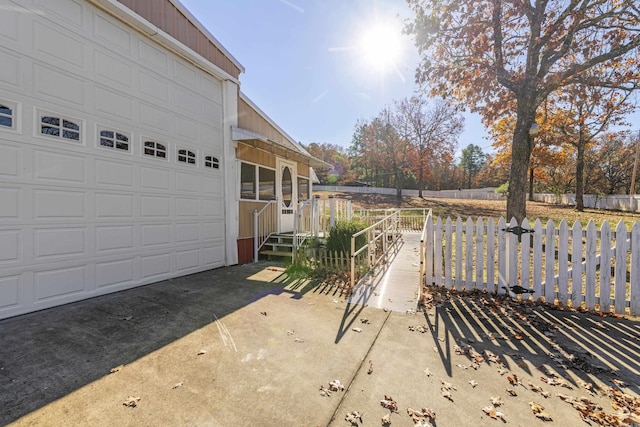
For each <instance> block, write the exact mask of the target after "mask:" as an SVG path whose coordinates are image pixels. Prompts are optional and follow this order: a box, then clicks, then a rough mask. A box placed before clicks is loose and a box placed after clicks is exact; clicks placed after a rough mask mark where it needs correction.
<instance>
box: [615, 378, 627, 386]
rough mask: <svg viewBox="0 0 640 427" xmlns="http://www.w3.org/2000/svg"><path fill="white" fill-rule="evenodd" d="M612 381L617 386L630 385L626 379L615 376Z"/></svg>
mask: <svg viewBox="0 0 640 427" xmlns="http://www.w3.org/2000/svg"><path fill="white" fill-rule="evenodd" d="M611 382H612V383H614V384H615V385H616V386H618V387H621V388H622V387H629V384H627V383H625V382H624V381H620V380H618V379H615V378H613V379H612V380H611Z"/></svg>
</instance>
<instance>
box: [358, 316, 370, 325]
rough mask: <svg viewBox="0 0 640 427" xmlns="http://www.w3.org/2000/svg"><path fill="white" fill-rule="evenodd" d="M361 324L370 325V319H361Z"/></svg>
mask: <svg viewBox="0 0 640 427" xmlns="http://www.w3.org/2000/svg"><path fill="white" fill-rule="evenodd" d="M360 323H365V324H367V323H369V319H367V318H366V317H363V318H362V319H360Z"/></svg>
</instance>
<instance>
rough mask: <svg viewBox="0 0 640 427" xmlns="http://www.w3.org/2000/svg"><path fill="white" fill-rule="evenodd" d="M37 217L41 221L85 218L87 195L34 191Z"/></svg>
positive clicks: (76, 192)
mask: <svg viewBox="0 0 640 427" xmlns="http://www.w3.org/2000/svg"><path fill="white" fill-rule="evenodd" d="M34 198H35V217H36V218H39V219H54V218H84V217H85V213H86V209H85V199H86V193H85V192H80V191H55V190H42V189H36V190H34Z"/></svg>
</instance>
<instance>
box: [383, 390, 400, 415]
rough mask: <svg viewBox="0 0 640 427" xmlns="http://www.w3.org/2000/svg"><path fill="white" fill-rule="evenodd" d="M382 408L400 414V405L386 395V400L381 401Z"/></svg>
mask: <svg viewBox="0 0 640 427" xmlns="http://www.w3.org/2000/svg"><path fill="white" fill-rule="evenodd" d="M380 406H382V407H383V408H387V409H389V410H390V411H391V412H398V403H397V402H396V401H395V400H393V398H392V397H391V396H387V395H386V394H385V395H384V399H382V400H381V401H380Z"/></svg>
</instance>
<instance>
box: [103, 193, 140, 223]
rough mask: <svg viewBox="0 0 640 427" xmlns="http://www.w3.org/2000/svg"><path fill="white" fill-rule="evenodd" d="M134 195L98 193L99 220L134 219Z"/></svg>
mask: <svg viewBox="0 0 640 427" xmlns="http://www.w3.org/2000/svg"><path fill="white" fill-rule="evenodd" d="M133 215H134V211H133V195H131V194H113V193H96V217H97V218H133Z"/></svg>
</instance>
